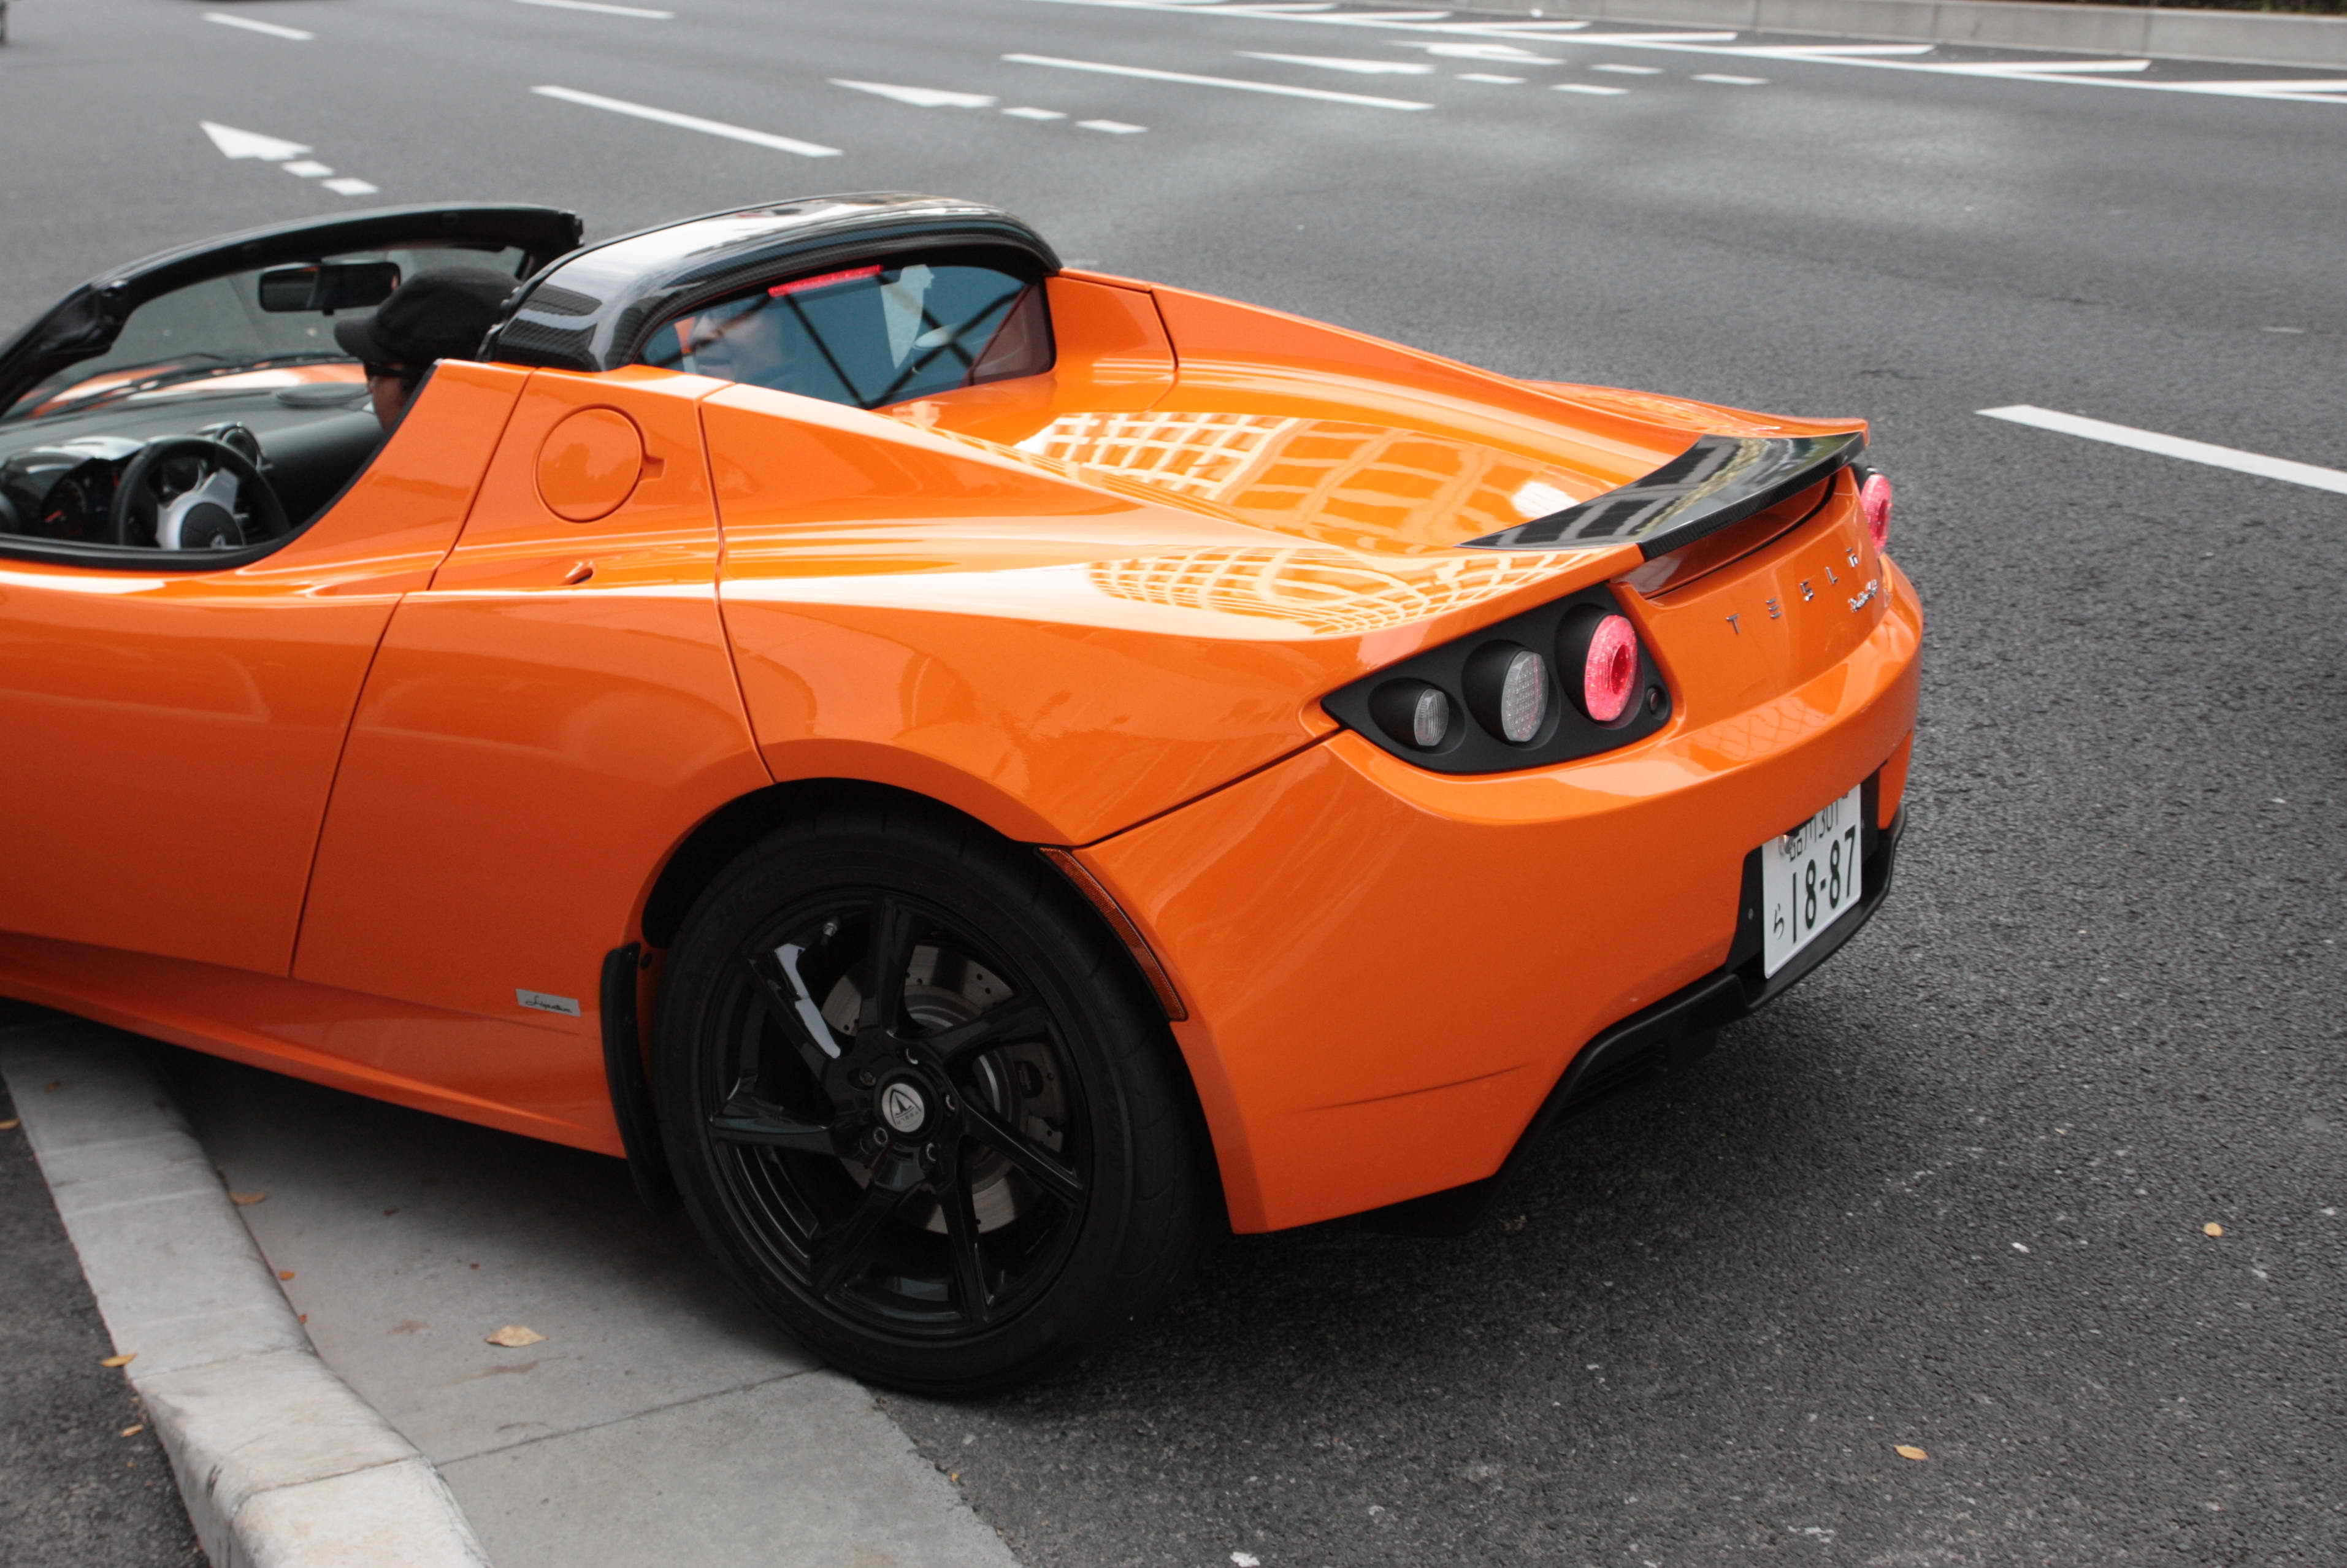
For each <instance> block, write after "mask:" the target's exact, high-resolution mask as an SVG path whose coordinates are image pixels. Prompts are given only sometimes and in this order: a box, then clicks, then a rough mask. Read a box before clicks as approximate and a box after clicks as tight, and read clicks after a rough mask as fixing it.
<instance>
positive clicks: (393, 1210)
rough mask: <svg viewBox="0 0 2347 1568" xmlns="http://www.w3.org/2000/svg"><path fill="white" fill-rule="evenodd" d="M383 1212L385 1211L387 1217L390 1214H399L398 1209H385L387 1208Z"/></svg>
mask: <svg viewBox="0 0 2347 1568" xmlns="http://www.w3.org/2000/svg"><path fill="white" fill-rule="evenodd" d="M383 1212H384V1215H385V1216H386V1217H388V1216H390V1215H392V1214H397V1213H398V1212H399V1211H398V1210H397V1209H385V1210H384V1211H383Z"/></svg>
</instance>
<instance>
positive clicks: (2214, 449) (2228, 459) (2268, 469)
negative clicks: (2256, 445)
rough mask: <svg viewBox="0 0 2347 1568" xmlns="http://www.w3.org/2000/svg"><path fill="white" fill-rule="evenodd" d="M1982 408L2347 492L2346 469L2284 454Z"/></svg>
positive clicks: (2043, 426)
mask: <svg viewBox="0 0 2347 1568" xmlns="http://www.w3.org/2000/svg"><path fill="white" fill-rule="evenodd" d="M1980 412H1981V413H1982V414H1983V415H1987V416H1988V417H1989V418H1991V419H2006V420H2010V421H2012V422H2013V423H2014V424H2015V425H2034V426H2036V427H2037V428H2038V429H2040V430H2052V431H2056V432H2058V433H2060V434H2061V435H2064V436H2079V437H2081V438H2082V439H2084V440H2087V441H2106V442H2108V443H2110V445H2112V446H2128V447H2133V448H2134V449H2135V450H2136V451H2137V452H2155V453H2157V454H2158V455H2159V456H2163V457H2180V458H2182V459H2183V460H2184V461H2185V462H2187V463H2205V464H2207V465H2209V466H2210V467H2212V468H2230V469H2232V470H2233V471H2235V472H2236V473H2240V474H2255V475H2256V476H2258V477H2260V478H2261V479H2280V480H2282V481H2284V482H2286V483H2288V484H2292V485H2305V486H2308V487H2311V488H2313V489H2317V490H2330V491H2332V492H2334V493H2336V494H2338V495H2342V496H2347V473H2342V472H2340V471H2339V470H2338V469H2336V468H2318V467H2316V466H2314V465H2313V464H2311V463H2293V462H2291V461H2290V460H2289V459H2288V458H2286V457H2268V456H2264V455H2263V454H2261V453H2257V452H2243V451H2240V450H2239V449H2237V448H2235V447H2231V446H2210V445H2209V443H2208V442H2206V441H2188V440H2186V439H2185V438H2184V437H2182V436H2162V435H2161V434H2159V432H2157V431H2156V430H2137V429H2136V428H2134V427H2133V426H2132V425H2112V424H2108V423H2106V421H2103V420H2100V419H2088V418H2086V417H2084V416H2083V415H2076V414H2057V413H2055V411H2054V410H2053V409H2050V408H2033V407H2031V406H2030V405H2028V404H2025V403H2019V404H2015V405H2013V406H2012V407H2010V408H1983V409H1982V410H1980Z"/></svg>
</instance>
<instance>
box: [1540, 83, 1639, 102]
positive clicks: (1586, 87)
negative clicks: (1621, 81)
mask: <svg viewBox="0 0 2347 1568" xmlns="http://www.w3.org/2000/svg"><path fill="white" fill-rule="evenodd" d="M1549 90H1550V91H1551V92H1558V93H1586V94H1588V95H1589V96H1590V97H1594V98H1618V97H1622V96H1623V95H1624V93H1627V92H1628V91H1629V90H1630V89H1629V88H1627V87H1599V86H1598V85H1597V84H1596V83H1595V82H1559V83H1557V84H1556V86H1555V87H1551V88H1550V89H1549Z"/></svg>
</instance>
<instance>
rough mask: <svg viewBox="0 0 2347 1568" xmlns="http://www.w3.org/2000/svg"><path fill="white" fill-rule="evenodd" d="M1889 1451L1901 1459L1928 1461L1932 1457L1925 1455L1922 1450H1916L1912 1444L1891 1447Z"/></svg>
mask: <svg viewBox="0 0 2347 1568" xmlns="http://www.w3.org/2000/svg"><path fill="white" fill-rule="evenodd" d="M1891 1452H1892V1453H1895V1454H1897V1455H1898V1456H1899V1457H1900V1458H1901V1459H1930V1458H1931V1457H1932V1456H1931V1455H1930V1454H1927V1453H1925V1452H1924V1451H1923V1450H1922V1449H1919V1448H1917V1447H1916V1446H1915V1445H1914V1444H1913V1443H1900V1444H1898V1445H1896V1446H1895V1447H1893V1448H1892V1449H1891Z"/></svg>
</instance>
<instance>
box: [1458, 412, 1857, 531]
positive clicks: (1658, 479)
mask: <svg viewBox="0 0 2347 1568" xmlns="http://www.w3.org/2000/svg"><path fill="white" fill-rule="evenodd" d="M1864 450H1866V436H1865V433H1864V432H1862V431H1858V430H1847V431H1840V432H1838V433H1836V434H1834V435H1831V436H1696V440H1695V445H1694V446H1690V447H1688V448H1687V449H1686V451H1684V452H1682V453H1680V454H1679V455H1678V456H1676V457H1674V458H1672V459H1671V460H1670V461H1669V462H1667V463H1665V464H1664V465H1663V466H1661V467H1659V468H1657V469H1655V471H1654V472H1653V473H1651V474H1649V475H1647V476H1646V477H1645V478H1643V479H1640V480H1638V481H1636V482H1635V484H1629V485H1624V486H1623V487H1621V488H1620V489H1618V490H1608V491H1607V492H1605V494H1604V495H1602V496H1594V497H1591V498H1590V499H1588V500H1586V501H1582V502H1578V503H1576V504H1575V505H1573V506H1570V507H1565V508H1564V510H1563V511H1561V512H1551V513H1550V514H1549V515H1548V516H1546V517H1544V518H1531V519H1529V520H1527V521H1525V522H1521V523H1518V524H1517V525H1516V526H1515V527H1513V528H1501V530H1500V531H1499V532H1498V533H1496V534H1485V535H1484V536H1483V537H1482V538H1477V539H1469V540H1467V541H1466V543H1465V545H1464V546H1462V547H1461V548H1469V549H1485V550H1547V549H1557V548H1571V547H1573V546H1574V545H1593V544H1635V545H1636V546H1637V547H1638V548H1639V550H1640V552H1641V553H1642V554H1644V555H1645V558H1646V559H1648V560H1652V559H1655V557H1656V556H1658V555H1663V554H1665V553H1667V552H1668V551H1671V550H1675V549H1676V548H1679V547H1680V546H1681V545H1684V544H1689V543H1692V542H1693V541H1695V540H1696V539H1699V538H1703V537H1704V535H1706V534H1709V533H1717V531H1718V530H1719V529H1721V528H1727V526H1729V525H1730V524H1732V523H1740V522H1742V521H1743V520H1744V519H1745V518H1748V517H1750V516H1752V515H1753V514H1754V513H1756V512H1765V511H1767V510H1768V508H1769V507H1773V506H1775V505H1776V504H1777V503H1778V502H1779V501H1782V500H1784V499H1786V498H1787V497H1791V496H1797V495H1799V493H1800V492H1802V491H1803V490H1806V489H1808V488H1809V487H1810V486H1812V485H1814V484H1816V483H1817V482H1818V481H1819V480H1820V479H1826V478H1830V477H1833V476H1834V475H1835V474H1837V473H1839V472H1840V471H1841V470H1842V469H1844V468H1847V467H1849V466H1850V465H1851V464H1852V463H1853V462H1855V461H1857V459H1858V455H1859V454H1860V452H1863V451H1864Z"/></svg>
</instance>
